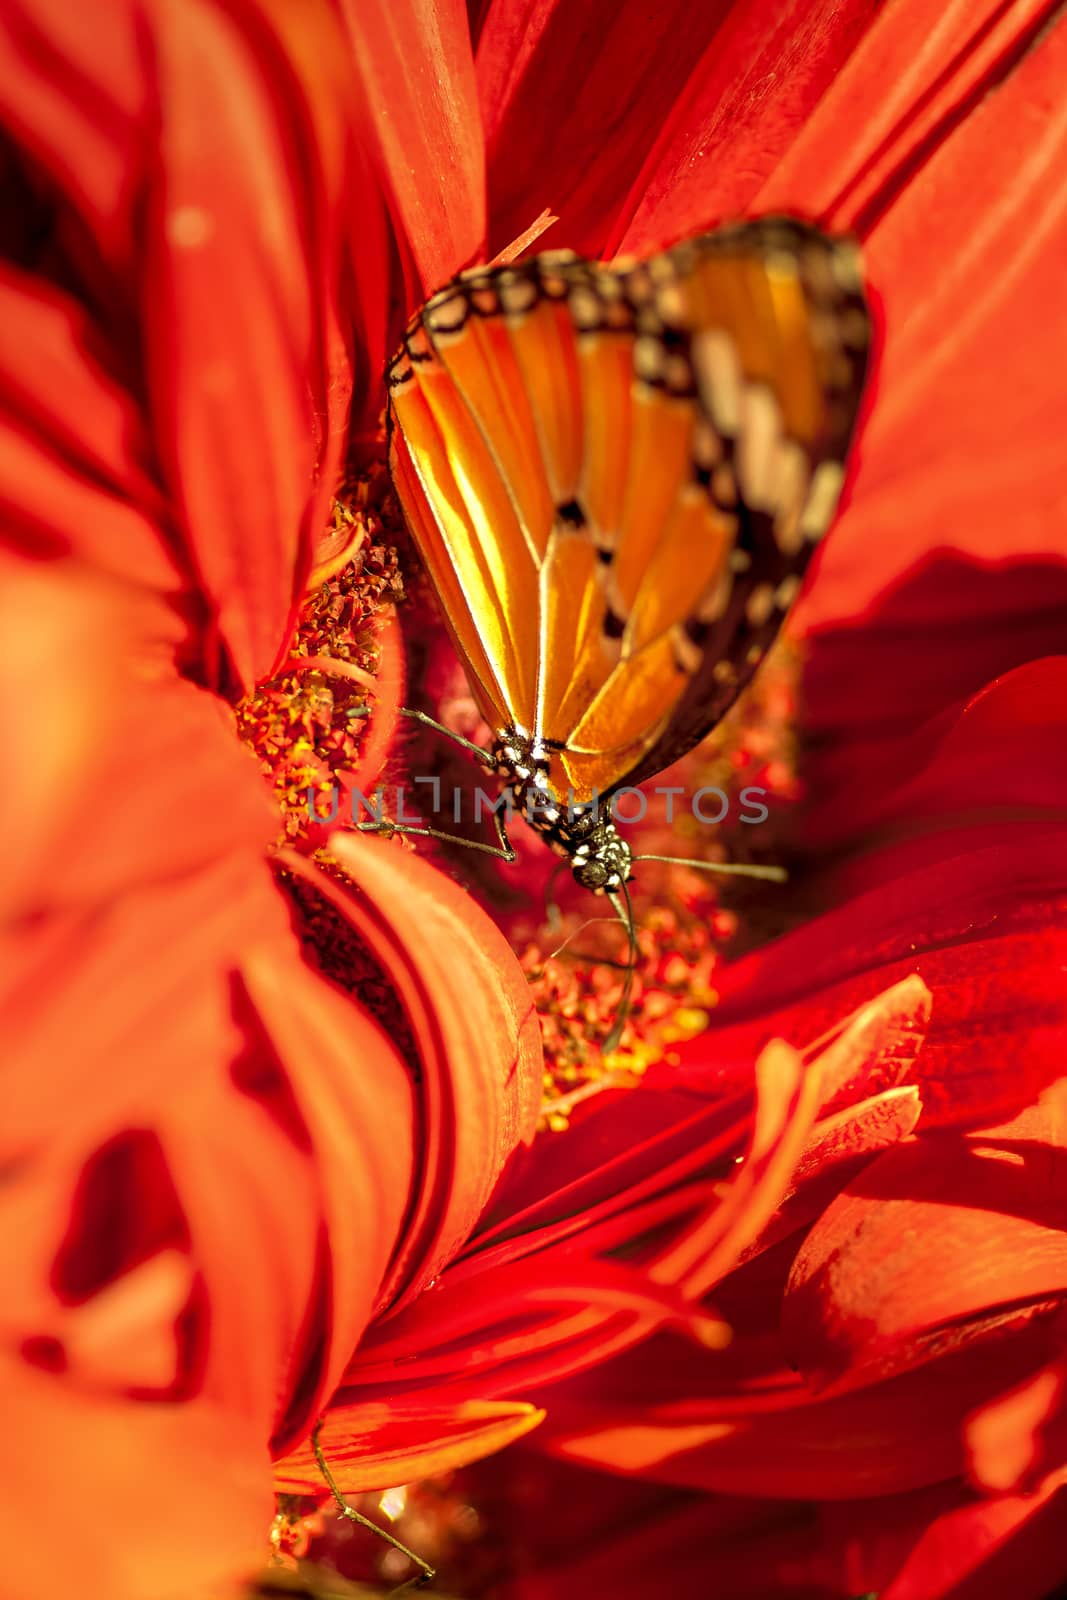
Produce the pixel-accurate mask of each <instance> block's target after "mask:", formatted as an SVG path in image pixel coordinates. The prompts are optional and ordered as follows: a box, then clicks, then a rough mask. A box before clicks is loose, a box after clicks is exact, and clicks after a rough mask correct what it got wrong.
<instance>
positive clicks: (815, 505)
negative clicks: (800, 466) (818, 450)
mask: <svg viewBox="0 0 1067 1600" xmlns="http://www.w3.org/2000/svg"><path fill="white" fill-rule="evenodd" d="M844 481H845V471H844V468H843V467H842V465H841V463H840V462H839V461H822V462H820V463H819V465H818V466H817V467H816V469H815V476H814V477H813V478H812V480H811V489H810V490H809V492H808V503H807V505H806V506H805V507H804V510H803V512H802V514H801V518H800V531H801V533H802V534H803V535H804V538H805V539H810V540H811V541H812V543H814V542H815V540H816V539H821V538H822V536H823V534H824V533H825V532H826V530H827V528H828V527H829V526H830V522H831V520H832V518H833V514H834V512H835V511H836V510H837V501H838V497H839V496H840V494H841V485H842V484H843V483H844Z"/></svg>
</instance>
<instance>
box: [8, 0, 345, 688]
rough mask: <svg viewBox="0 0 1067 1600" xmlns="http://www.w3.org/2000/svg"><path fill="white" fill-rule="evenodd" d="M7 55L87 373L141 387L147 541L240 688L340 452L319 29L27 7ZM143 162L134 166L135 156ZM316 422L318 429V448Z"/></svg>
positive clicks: (335, 207)
mask: <svg viewBox="0 0 1067 1600" xmlns="http://www.w3.org/2000/svg"><path fill="white" fill-rule="evenodd" d="M143 30H147V31H146V32H145V31H143ZM146 40H147V41H148V43H149V46H150V47H149V48H145V43H146ZM7 42H8V48H9V49H10V50H11V51H12V53H13V54H14V55H15V57H16V60H15V61H13V62H11V63H10V64H9V71H8V74H7V75H6V76H7V77H8V80H9V82H8V86H7V89H8V95H9V98H10V99H11V100H12V101H13V102H14V104H13V105H12V106H11V107H10V108H9V115H10V118H11V121H12V123H13V124H14V126H15V127H16V128H17V129H18V130H19V135H20V138H21V142H22V145H23V147H24V148H25V149H26V151H27V152H28V153H29V154H30V156H31V158H32V159H33V160H36V161H37V162H39V163H41V164H42V165H43V166H44V167H45V168H46V169H47V170H48V172H49V174H50V176H51V177H52V179H53V181H54V182H55V183H56V187H57V189H58V192H59V200H58V206H59V210H60V213H61V217H60V224H59V226H60V237H61V238H62V237H64V236H65V233H67V232H69V233H70V235H71V236H72V238H73V241H74V244H73V246H72V248H73V249H76V250H77V251H78V252H80V253H79V257H78V261H77V267H78V269H79V270H80V271H82V273H83V275H84V276H85V277H86V278H87V279H88V280H89V283H90V290H89V293H88V294H85V293H84V291H83V297H84V298H86V299H87V300H88V301H89V302H90V303H91V304H93V307H94V314H95V315H94V320H95V324H96V327H97V330H98V339H99V341H100V342H101V343H106V347H107V356H108V366H109V367H110V369H111V370H113V371H119V372H121V373H122V378H123V383H124V384H125V386H126V387H127V388H128V390H129V392H130V393H131V394H132V395H133V396H134V397H135V400H136V403H137V404H140V405H143V404H144V393H145V391H147V396H148V403H149V407H150V411H151V424H152V430H153V438H152V454H153V455H154V457H155V458H156V461H157V462H158V463H160V464H161V466H162V470H163V474H164V477H165V480H166V484H167V490H168V495H169V497H170V499H171V501H172V505H171V508H170V509H171V515H170V517H169V518H168V521H170V520H172V519H173V520H174V521H176V522H178V524H179V529H178V530H177V533H175V532H173V531H171V530H170V529H168V536H169V538H171V539H173V540H174V541H175V542H176V543H178V544H180V546H181V549H182V554H183V557H184V561H185V563H187V564H188V565H189V566H190V567H191V568H192V569H194V570H195V573H196V575H197V576H198V577H199V578H200V579H201V580H202V582H203V584H204V586H205V588H206V590H207V593H208V600H209V605H210V606H211V607H212V610H213V613H214V615H215V617H216V619H217V627H218V632H219V635H220V636H221V641H222V643H223V645H224V647H225V648H226V649H227V650H228V651H229V653H230V656H231V658H232V661H233V664H234V667H235V669H236V673H237V676H238V677H239V678H240V679H241V680H242V681H243V682H244V683H245V684H248V683H250V682H251V681H252V680H253V679H254V678H255V677H256V676H262V675H264V674H265V673H266V672H267V670H268V669H269V668H270V666H271V665H272V663H273V662H274V660H275V658H276V657H277V655H278V653H279V651H280V649H281V646H282V644H283V642H284V635H285V633H286V630H287V627H288V623H289V618H290V612H291V609H292V605H293V600H294V594H298V593H299V589H300V585H301V582H302V579H303V576H304V573H305V572H306V569H307V565H308V562H309V558H310V545H311V538H312V536H313V534H314V533H315V532H317V530H318V528H319V526H320V524H321V523H322V522H323V520H324V516H325V508H326V498H327V496H328V494H329V492H330V490H331V488H332V486H333V483H334V480H335V477H336V472H337V463H338V459H339V452H340V445H341V437H340V432H339V430H338V428H337V426H336V422H337V407H336V405H334V404H332V403H331V400H330V395H331V393H333V392H334V391H335V390H336V387H337V380H338V371H337V368H338V362H339V360H340V357H341V352H340V349H339V340H338V335H337V331H336V326H335V324H334V322H333V321H332V310H331V305H332V300H333V296H334V294H335V292H336V286H337V279H338V268H339V242H340V241H339V234H338V231H337V226H336V221H337V216H338V213H339V209H340V201H341V184H342V179H343V176H344V173H343V146H342V138H343V127H342V121H341V112H340V106H341V100H340V94H341V88H342V86H341V80H340V76H339V71H340V67H339V63H340V59H341V56H340V52H339V50H338V35H337V33H336V31H335V28H334V26H333V24H332V19H331V16H330V13H329V12H328V10H327V9H326V8H325V7H324V6H322V7H318V8H317V9H314V10H312V11H307V10H306V9H305V10H304V11H303V12H302V13H301V16H300V19H299V22H295V21H294V20H293V19H292V17H290V16H289V15H288V14H287V13H286V12H285V9H284V8H278V7H270V8H269V9H266V8H264V7H261V6H258V5H256V4H254V3H249V4H247V5H242V6H239V7H238V8H236V10H230V11H226V12H220V11H217V10H212V9H210V8H205V7H199V8H198V7H195V6H194V7H193V8H191V9H189V8H187V9H183V11H182V12H181V15H180V18H179V17H178V15H177V14H176V13H175V12H174V11H173V9H172V8H170V7H168V6H166V5H163V6H150V7H149V9H148V12H147V13H145V12H144V11H143V8H139V7H137V6H134V5H132V4H130V5H120V6H118V7H117V8H112V10H111V11H110V12H109V15H108V18H107V19H106V21H105V22H104V23H102V24H101V28H86V27H85V26H84V24H83V22H82V21H81V19H80V18H75V17H74V16H72V14H71V13H70V11H69V8H65V7H63V6H61V5H54V4H49V3H46V4H44V5H35V6H34V7H33V8H32V13H31V12H27V11H25V10H23V11H20V12H19V13H18V14H17V15H16V17H15V18H14V19H13V23H12V27H11V29H10V30H9V33H8V35H7ZM159 119H161V120H159ZM148 148H152V149H154V150H156V152H157V158H158V159H157V164H156V165H154V166H153V165H152V164H151V163H149V164H148V165H147V166H145V164H144V163H143V161H142V155H143V151H144V150H145V149H148ZM220 149H221V150H222V151H223V152H224V155H223V158H222V159H220V156H219V152H220ZM87 240H89V241H91V247H90V246H88V245H87V243H86V241H87ZM342 388H343V385H342ZM52 405H53V408H54V409H55V410H56V411H58V412H59V413H60V415H61V418H63V419H65V420H61V421H59V422H58V423H54V424H53V425H52V429H51V431H52V432H53V434H55V433H61V432H62V431H64V430H67V431H69V432H70V433H72V434H74V433H76V432H77V431H78V430H79V429H80V430H81V431H82V432H86V433H87V434H88V436H89V438H90V440H91V439H92V438H93V437H94V435H95V433H96V432H97V431H98V429H97V425H96V424H95V423H93V422H92V421H85V420H79V419H78V418H76V417H73V416H72V415H71V413H70V412H69V410H68V399H67V396H66V395H65V394H64V393H63V392H62V391H61V392H59V393H57V394H56V395H54V396H53V397H52ZM322 417H330V418H332V419H333V423H334V426H333V429H332V430H328V433H327V437H325V438H322V437H321V434H322V429H321V427H320V426H319V423H318V421H317V419H319V418H322ZM82 454H83V455H84V454H85V447H83V448H82ZM57 493H58V490H53V491H52V498H53V499H55V496H56V494H57ZM81 496H82V499H83V500H84V499H85V493H84V491H81ZM68 501H69V503H70V504H76V502H74V501H73V500H72V499H71V497H70V494H69V488H68ZM150 509H152V510H155V509H156V496H155V494H153V495H152V496H151V500H150ZM125 520H126V522H127V523H129V522H130V521H131V518H130V517H129V514H127V517H126V519H125ZM134 531H135V530H131V531H128V532H126V535H125V536H126V537H127V539H130V538H133V536H134ZM139 537H140V536H139ZM140 543H141V544H143V543H144V539H143V537H140ZM138 559H139V561H140V563H141V565H143V561H144V557H143V555H141V556H139V558H138ZM212 643H213V641H212V640H210V639H209V640H208V641H207V642H206V646H205V648H206V653H207V655H208V664H209V670H212V668H213V667H214V665H215V663H214V662H213V661H212Z"/></svg>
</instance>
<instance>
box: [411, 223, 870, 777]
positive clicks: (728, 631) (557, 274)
mask: <svg viewBox="0 0 1067 1600" xmlns="http://www.w3.org/2000/svg"><path fill="white" fill-rule="evenodd" d="M868 343H869V318H868V315H867V310H866V306H865V303H864V299H863V293H862V287H861V284H860V279H859V275H858V270H857V264H856V259H855V252H854V250H853V247H852V246H851V244H850V243H849V242H848V241H844V240H836V239H831V238H828V237H827V236H826V235H824V234H822V233H820V232H819V231H818V230H816V229H814V228H810V227H807V226H806V225H804V224H801V223H797V222H794V221H791V220H789V219H785V218H775V219H767V220H766V221H763V222H756V223H745V224H739V225H737V226H736V227H732V228H725V229H721V230H719V231H717V232H715V233H712V234H707V235H703V236H701V237H699V238H697V239H693V240H690V241H687V242H686V243H684V244H682V245H679V246H678V247H676V248H675V249H674V250H671V251H667V252H665V253H664V254H662V255H660V256H656V257H653V258H652V259H650V260H649V261H647V262H644V263H640V264H637V265H622V264H619V263H616V264H614V265H611V266H599V265H595V264H592V263H589V262H584V261H581V260H579V259H578V258H577V257H574V256H571V255H567V254H548V255H541V256H537V257H534V258H533V259H532V260H530V261H527V262H522V263H520V264H518V265H517V266H513V267H503V268H496V269H479V270H476V271H473V272H469V273H465V274H463V275H462V276H461V277H460V278H458V279H456V280H455V281H454V282H453V283H452V284H450V285H449V286H448V287H447V288H446V289H444V290H442V291H441V292H440V293H439V294H437V295H435V296H434V297H433V299H431V300H430V301H429V302H428V303H427V305H426V306H425V307H423V309H422V311H421V312H419V313H418V315H417V316H416V317H415V318H414V319H413V320H412V323H411V324H410V326H409V328H408V331H407V334H406V335H405V339H404V343H403V346H402V348H401V350H400V352H399V353H398V355H397V357H396V358H395V359H394V361H393V363H392V365H391V367H390V371H389V389H390V441H391V452H390V453H391V462H392V468H393V474H394V480H395V482H396V486H397V490H398V493H399V495H400V498H401V502H402V504H403V506H404V509H405V512H406V514H407V517H408V520H409V523H410V525H411V527H412V531H413V535H414V537H415V539H416V542H417V544H418V547H419V550H420V553H421V554H422V556H423V559H424V561H425V562H426V566H427V568H428V570H429V573H430V576H431V578H432V580H433V582H434V584H435V586H436V589H437V593H438V595H439V596H440V599H441V603H442V606H443V608H444V612H445V616H446V619H447V621H448V624H449V627H450V629H451V632H452V635H453V637H454V639H455V642H456V644H457V646H458V647H459V649H460V651H461V652H462V654H463V656H464V659H465V661H466V664H467V667H468V671H469V673H470V676H471V680H472V686H473V688H474V690H475V693H476V695H477V697H478V700H479V702H480V705H481V708H482V711H483V714H484V715H485V716H486V718H487V720H488V721H489V722H490V724H491V725H492V726H493V728H494V730H504V729H506V728H512V727H515V728H518V729H520V730H521V731H524V732H526V733H529V734H531V735H533V736H534V737H535V738H539V739H543V740H544V741H545V742H546V744H547V745H548V746H549V748H550V749H552V750H553V751H554V752H555V755H554V768H553V775H552V783H553V786H554V787H555V788H556V790H557V792H558V793H559V795H560V796H561V798H562V797H564V796H565V795H566V794H567V791H568V789H573V790H574V793H575V796H576V798H577V799H579V800H582V799H587V798H589V797H590V795H591V794H592V793H593V792H599V793H600V794H602V795H603V794H606V793H608V792H610V790H611V789H612V788H613V787H616V786H618V785H619V784H620V783H622V782H623V781H624V780H629V781H640V780H641V779H642V778H644V777H648V776H650V775H651V774H652V773H653V772H655V771H658V770H660V769H661V768H662V767H664V766H666V765H667V764H668V763H669V762H670V761H671V760H674V759H675V758H676V757H677V756H678V755H680V754H681V753H683V751H684V750H685V749H688V748H690V747H691V746H692V745H693V744H694V743H696V742H697V740H698V739H700V738H702V737H703V735H704V734H705V733H706V732H707V731H708V730H709V729H710V728H711V727H712V726H714V724H715V722H716V721H717V720H718V718H719V717H720V716H721V715H722V713H723V712H724V711H725V710H726V709H727V707H728V705H729V704H730V702H731V701H732V700H733V699H734V698H735V697H736V695H737V694H738V692H739V691H740V689H741V687H742V686H743V685H744V683H745V682H746V681H747V679H748V678H749V677H750V676H751V674H752V672H753V671H754V670H755V668H756V666H757V665H758V662H759V660H760V659H761V658H762V655H763V654H764V652H765V650H766V648H767V645H768V644H769V642H770V641H771V640H772V639H773V637H774V634H775V633H776V632H777V629H778V627H779V626H780V623H781V619H782V617H783V615H784V613H785V611H786V609H787V608H788V605H789V603H790V601H791V600H792V598H793V595H794V594H795V593H796V590H797V589H798V587H799V583H800V579H801V576H802V574H803V571H804V569H805V567H806V565H807V562H808V560H809V558H810V555H811V553H812V550H813V548H814V546H815V544H816V542H817V540H818V539H819V537H821V535H822V534H823V532H825V530H826V527H827V526H828V525H829V522H830V520H831V519H832V516H833V513H834V509H835V507H836V503H837V497H838V494H839V491H840V487H841V483H842V480H843V473H844V462H845V456H846V452H847V449H848V445H849V442H850V439H851V435H852V432H853V429H854V426H855V420H856V415H857V411H858V407H859V401H860V395H861V393H862V387H863V382H864V374H865V369H866V358H867V348H868Z"/></svg>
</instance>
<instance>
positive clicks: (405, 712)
mask: <svg viewBox="0 0 1067 1600" xmlns="http://www.w3.org/2000/svg"><path fill="white" fill-rule="evenodd" d="M400 715H401V716H402V717H410V718H411V720H412V722H421V723H422V725H423V727H424V728H432V729H433V730H434V732H435V733H440V734H443V735H444V737H445V738H446V739H451V740H452V743H453V744H458V745H459V746H460V747H461V748H462V749H464V750H469V751H470V753H471V755H472V756H477V758H478V760H479V761H480V762H481V763H482V765H483V766H485V767H491V766H492V765H493V758H492V756H491V755H490V753H489V751H488V750H483V749H482V747H481V745H480V744H475V743H474V742H473V740H471V739H465V738H464V737H463V735H462V734H461V733H454V732H453V731H452V729H451V728H446V727H445V725H444V723H443V722H436V721H435V720H434V718H433V717H431V716H427V714H426V712H425V711H414V710H412V708H411V707H410V706H401V707H400Z"/></svg>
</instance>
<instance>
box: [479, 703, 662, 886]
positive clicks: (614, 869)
mask: <svg viewBox="0 0 1067 1600" xmlns="http://www.w3.org/2000/svg"><path fill="white" fill-rule="evenodd" d="M492 756H493V764H494V767H495V770H496V773H497V776H498V777H499V778H501V779H502V780H503V782H504V784H505V785H506V787H507V788H508V789H509V790H510V792H511V799H512V803H513V805H514V807H515V809H516V810H517V811H518V813H519V815H520V816H522V818H523V819H524V820H525V821H526V822H528V823H529V824H530V826H531V827H532V828H534V829H535V830H536V832H538V833H539V834H540V835H541V837H542V838H543V839H545V840H546V842H547V843H548V844H549V845H551V847H552V849H553V850H555V852H556V854H557V855H560V856H563V857H564V858H565V859H566V860H567V861H569V863H570V867H571V871H572V872H573V874H574V877H575V881H576V882H578V883H580V884H581V886H582V888H583V889H590V890H592V892H593V893H594V894H613V893H615V892H617V891H618V890H619V889H621V888H622V886H623V884H624V883H625V882H626V881H627V879H628V878H629V876H630V863H631V859H632V858H631V851H630V846H629V845H628V844H627V843H626V840H625V839H624V838H623V837H622V835H621V834H620V833H619V830H618V828H617V827H616V825H615V822H614V821H613V819H612V817H611V816H610V814H608V813H607V812H605V811H604V809H603V807H602V806H601V805H600V804H598V803H597V802H596V801H593V802H592V803H590V804H581V803H578V802H576V801H575V799H574V796H573V794H568V795H567V797H566V798H564V797H563V796H562V795H561V794H560V792H559V790H558V788H557V786H556V783H555V781H554V777H553V771H552V758H551V752H550V750H549V748H548V746H547V745H545V744H544V743H543V742H542V741H540V740H538V739H536V738H531V737H530V735H529V734H527V733H525V732H524V731H523V730H522V729H520V728H507V729H505V730H504V731H503V732H501V733H499V734H498V735H497V738H496V741H495V743H494V745H493V750H492Z"/></svg>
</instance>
